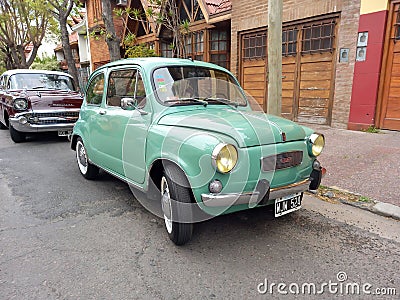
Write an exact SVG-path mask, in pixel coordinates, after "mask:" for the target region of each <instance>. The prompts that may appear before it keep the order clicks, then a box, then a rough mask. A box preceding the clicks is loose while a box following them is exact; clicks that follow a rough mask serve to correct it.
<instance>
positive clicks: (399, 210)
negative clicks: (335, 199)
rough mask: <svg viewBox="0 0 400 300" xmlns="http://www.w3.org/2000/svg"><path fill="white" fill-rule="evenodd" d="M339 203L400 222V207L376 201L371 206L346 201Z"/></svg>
mask: <svg viewBox="0 0 400 300" xmlns="http://www.w3.org/2000/svg"><path fill="white" fill-rule="evenodd" d="M339 201H340V203H343V204H347V205H350V206H353V207H357V208H361V209H364V210H367V211H369V212H372V213H374V214H377V215H381V216H384V217H390V218H393V219H395V220H398V221H400V207H398V206H396V205H393V204H389V203H384V202H379V201H374V203H371V204H365V203H359V202H351V201H347V200H344V199H339Z"/></svg>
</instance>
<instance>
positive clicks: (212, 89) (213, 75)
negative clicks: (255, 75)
mask: <svg viewBox="0 0 400 300" xmlns="http://www.w3.org/2000/svg"><path fill="white" fill-rule="evenodd" d="M153 82H154V86H155V93H156V95H157V97H158V99H159V100H160V101H161V102H162V103H163V104H166V105H192V104H228V105H234V106H238V105H241V106H245V105H246V104H247V101H246V98H245V96H244V94H243V92H242V91H241V89H240V87H239V86H238V85H237V84H236V82H235V80H234V79H233V78H232V76H231V75H229V74H228V73H226V72H223V71H220V70H215V69H210V68H205V67H192V66H183V67H164V68H159V69H157V70H155V71H154V73H153Z"/></svg>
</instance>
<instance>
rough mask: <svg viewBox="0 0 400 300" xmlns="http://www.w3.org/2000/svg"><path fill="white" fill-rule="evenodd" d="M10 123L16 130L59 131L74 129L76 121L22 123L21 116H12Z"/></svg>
mask: <svg viewBox="0 0 400 300" xmlns="http://www.w3.org/2000/svg"><path fill="white" fill-rule="evenodd" d="M9 122H10V125H12V127H14V129H15V130H17V131H21V132H47V131H58V130H72V129H73V128H74V125H75V123H61V124H43V125H37V124H30V123H26V124H21V123H20V122H19V118H10V119H9Z"/></svg>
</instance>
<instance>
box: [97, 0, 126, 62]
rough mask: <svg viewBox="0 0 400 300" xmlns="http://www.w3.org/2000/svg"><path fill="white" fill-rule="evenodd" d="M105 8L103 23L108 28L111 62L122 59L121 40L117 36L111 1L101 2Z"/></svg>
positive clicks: (103, 0) (102, 0)
mask: <svg viewBox="0 0 400 300" xmlns="http://www.w3.org/2000/svg"><path fill="white" fill-rule="evenodd" d="M101 3H102V8H103V14H102V17H103V21H104V25H105V27H106V37H105V40H106V42H107V46H108V51H109V52H110V61H116V60H119V59H121V47H120V43H121V39H120V38H119V37H118V36H117V34H116V32H115V27H114V21H113V11H112V8H111V1H110V0H101Z"/></svg>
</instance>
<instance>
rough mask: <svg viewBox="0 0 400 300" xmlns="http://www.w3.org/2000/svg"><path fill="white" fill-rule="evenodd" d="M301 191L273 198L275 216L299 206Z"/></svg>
mask: <svg viewBox="0 0 400 300" xmlns="http://www.w3.org/2000/svg"><path fill="white" fill-rule="evenodd" d="M302 198H303V194H302V193H297V194H294V195H289V196H286V197H282V198H278V199H275V217H280V216H283V215H286V214H288V213H291V212H293V211H296V210H298V209H300V208H301V200H302Z"/></svg>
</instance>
